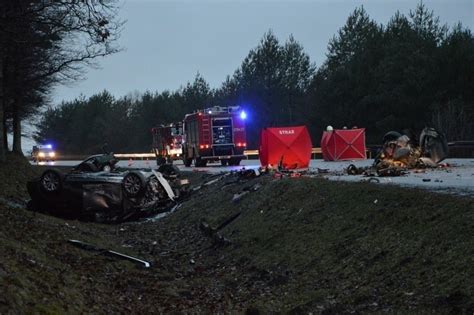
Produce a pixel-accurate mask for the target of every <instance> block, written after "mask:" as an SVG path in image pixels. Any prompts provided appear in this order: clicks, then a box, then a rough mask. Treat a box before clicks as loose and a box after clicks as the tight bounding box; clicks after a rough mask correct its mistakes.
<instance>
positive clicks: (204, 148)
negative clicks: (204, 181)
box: [183, 106, 247, 167]
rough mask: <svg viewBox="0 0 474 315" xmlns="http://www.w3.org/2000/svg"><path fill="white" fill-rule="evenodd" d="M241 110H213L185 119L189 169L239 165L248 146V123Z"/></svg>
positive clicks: (198, 112)
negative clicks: (217, 162)
mask: <svg viewBox="0 0 474 315" xmlns="http://www.w3.org/2000/svg"><path fill="white" fill-rule="evenodd" d="M246 118H247V115H246V113H245V111H244V110H243V109H242V108H240V107H239V106H229V107H220V106H216V107H212V108H206V109H204V110H198V111H196V112H194V113H192V114H188V115H186V116H185V117H184V122H183V128H184V129H183V130H184V142H183V162H184V165H185V166H191V163H192V162H193V161H194V165H195V166H198V167H202V166H206V164H207V163H208V162H209V161H220V162H221V164H222V165H239V164H240V161H241V160H242V159H243V158H245V155H244V150H245V147H246V145H247V143H246V138H245V119H246Z"/></svg>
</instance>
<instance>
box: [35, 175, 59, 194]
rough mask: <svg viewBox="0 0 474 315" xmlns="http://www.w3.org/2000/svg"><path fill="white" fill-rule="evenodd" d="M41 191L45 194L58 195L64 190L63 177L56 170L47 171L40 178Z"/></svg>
mask: <svg viewBox="0 0 474 315" xmlns="http://www.w3.org/2000/svg"><path fill="white" fill-rule="evenodd" d="M40 185H41V190H43V191H44V192H45V193H58V192H59V191H61V188H62V176H61V173H59V172H58V171H56V170H47V171H45V172H44V173H43V175H41V178H40Z"/></svg>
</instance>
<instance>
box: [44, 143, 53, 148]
mask: <svg viewBox="0 0 474 315" xmlns="http://www.w3.org/2000/svg"><path fill="white" fill-rule="evenodd" d="M44 147H45V148H46V149H52V148H53V145H52V144H46V145H45V146H44Z"/></svg>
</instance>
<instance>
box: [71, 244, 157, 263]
mask: <svg viewBox="0 0 474 315" xmlns="http://www.w3.org/2000/svg"><path fill="white" fill-rule="evenodd" d="M68 243H70V244H73V245H74V246H76V247H79V248H82V249H85V250H89V251H95V252H99V253H101V254H105V255H109V256H115V257H119V258H122V259H126V260H130V261H133V262H136V263H139V264H141V265H143V266H144V267H145V268H150V266H151V264H150V263H149V262H148V261H145V260H142V259H138V258H136V257H132V256H129V255H125V254H122V253H119V252H116V251H113V250H109V249H104V248H100V247H97V246H95V245H93V244H89V243H85V242H82V241H78V240H68Z"/></svg>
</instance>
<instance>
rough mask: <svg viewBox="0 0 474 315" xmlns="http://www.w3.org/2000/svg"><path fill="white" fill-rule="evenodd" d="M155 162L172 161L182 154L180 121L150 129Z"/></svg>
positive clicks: (159, 163)
mask: <svg viewBox="0 0 474 315" xmlns="http://www.w3.org/2000/svg"><path fill="white" fill-rule="evenodd" d="M151 132H152V134H153V144H152V147H153V152H154V153H155V156H156V164H157V165H162V164H165V163H173V160H178V159H180V158H181V155H182V148H181V147H182V141H183V124H182V123H181V122H179V123H174V124H170V125H167V126H160V127H155V128H152V129H151Z"/></svg>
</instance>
